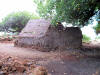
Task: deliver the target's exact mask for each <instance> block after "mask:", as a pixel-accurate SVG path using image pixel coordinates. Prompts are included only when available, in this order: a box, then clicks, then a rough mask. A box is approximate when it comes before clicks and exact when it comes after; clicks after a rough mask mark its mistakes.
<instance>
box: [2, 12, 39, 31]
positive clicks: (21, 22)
mask: <svg viewBox="0 0 100 75" xmlns="http://www.w3.org/2000/svg"><path fill="white" fill-rule="evenodd" d="M37 18H39V17H37V16H35V15H34V14H31V13H29V12H27V11H22V12H13V13H10V14H8V15H7V16H6V17H5V18H4V19H3V20H2V22H1V23H0V24H1V28H3V30H6V31H11V32H20V31H21V30H22V29H23V28H24V26H25V25H26V23H27V22H28V21H29V20H30V19H37Z"/></svg>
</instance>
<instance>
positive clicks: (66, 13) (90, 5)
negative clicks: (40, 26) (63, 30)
mask: <svg viewBox="0 0 100 75" xmlns="http://www.w3.org/2000/svg"><path fill="white" fill-rule="evenodd" d="M34 2H35V3H36V4H37V9H38V10H37V12H38V13H39V14H40V16H41V17H44V18H51V19H52V23H56V22H67V23H72V24H73V25H76V26H84V25H87V23H88V20H89V19H90V18H91V17H92V16H93V15H94V14H95V13H94V11H95V10H96V9H98V10H99V9H100V1H99V0H34Z"/></svg>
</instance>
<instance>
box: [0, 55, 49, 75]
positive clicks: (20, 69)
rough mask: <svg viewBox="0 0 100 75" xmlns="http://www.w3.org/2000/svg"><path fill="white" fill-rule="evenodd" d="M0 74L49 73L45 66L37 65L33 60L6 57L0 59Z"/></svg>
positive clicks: (32, 74) (39, 74)
mask: <svg viewBox="0 0 100 75" xmlns="http://www.w3.org/2000/svg"><path fill="white" fill-rule="evenodd" d="M0 75H49V74H48V71H47V70H46V68H45V67H42V66H37V65H35V64H34V62H33V61H29V60H19V59H18V58H15V57H10V56H9V57H6V58H3V59H1V60H0Z"/></svg>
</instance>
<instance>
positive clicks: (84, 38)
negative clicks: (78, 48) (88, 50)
mask: <svg viewBox="0 0 100 75" xmlns="http://www.w3.org/2000/svg"><path fill="white" fill-rule="evenodd" d="M90 40H91V38H90V37H88V36H86V35H84V34H83V39H82V42H90Z"/></svg>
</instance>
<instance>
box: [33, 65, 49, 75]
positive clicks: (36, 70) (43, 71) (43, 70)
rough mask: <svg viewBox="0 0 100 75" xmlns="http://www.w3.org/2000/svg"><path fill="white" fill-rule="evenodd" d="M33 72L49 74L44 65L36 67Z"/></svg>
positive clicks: (35, 73) (39, 74)
mask: <svg viewBox="0 0 100 75" xmlns="http://www.w3.org/2000/svg"><path fill="white" fill-rule="evenodd" d="M33 74H34V75H48V73H47V70H46V69H45V68H44V67H42V66H39V67H36V68H35V69H34V72H33Z"/></svg>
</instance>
